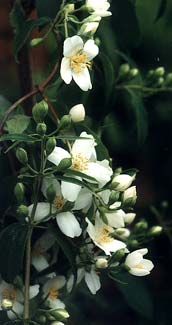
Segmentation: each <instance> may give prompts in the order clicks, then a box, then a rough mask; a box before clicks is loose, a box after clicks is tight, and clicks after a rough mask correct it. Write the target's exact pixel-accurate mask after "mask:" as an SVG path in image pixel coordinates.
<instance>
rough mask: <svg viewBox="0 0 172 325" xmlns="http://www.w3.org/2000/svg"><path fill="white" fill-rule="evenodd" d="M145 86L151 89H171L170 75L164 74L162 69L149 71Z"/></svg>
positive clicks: (171, 79) (171, 76)
mask: <svg viewBox="0 0 172 325" xmlns="http://www.w3.org/2000/svg"><path fill="white" fill-rule="evenodd" d="M146 85H147V86H149V87H151V86H152V87H153V88H159V87H171V86H172V73H171V72H170V73H166V71H165V68H164V67H158V68H156V69H155V70H150V71H149V72H148V73H147V76H146Z"/></svg>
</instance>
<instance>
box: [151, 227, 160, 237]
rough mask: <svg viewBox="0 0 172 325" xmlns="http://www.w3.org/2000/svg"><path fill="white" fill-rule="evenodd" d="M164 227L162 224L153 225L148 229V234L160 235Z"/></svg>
mask: <svg viewBox="0 0 172 325" xmlns="http://www.w3.org/2000/svg"><path fill="white" fill-rule="evenodd" d="M162 230H163V228H162V227H161V226H153V227H151V228H150V229H149V231H148V236H159V235H160V234H161V233H162Z"/></svg>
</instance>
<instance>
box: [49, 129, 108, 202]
mask: <svg viewBox="0 0 172 325" xmlns="http://www.w3.org/2000/svg"><path fill="white" fill-rule="evenodd" d="M82 138H85V139H83V140H82ZM95 146H96V143H95V140H94V138H93V136H92V135H90V134H87V133H86V132H82V133H81V134H80V138H79V139H77V140H75V142H74V144H73V146H72V149H71V155H70V154H69V153H68V151H66V150H64V149H62V148H59V147H56V148H55V149H54V151H53V152H52V153H51V154H50V155H49V156H48V160H49V161H51V162H52V163H53V164H55V165H56V166H58V165H59V163H60V161H61V160H62V159H64V158H71V159H72V166H71V169H73V170H76V171H79V172H82V173H83V174H86V175H88V176H92V177H93V178H95V180H97V182H98V184H99V187H100V188H101V187H103V186H104V185H105V184H107V183H108V182H109V181H110V179H111V176H112V173H113V172H112V169H111V168H110V166H109V162H108V160H106V159H105V160H103V161H97V159H96V151H95ZM78 179H80V180H81V178H80V177H78ZM61 190H62V194H63V197H64V198H65V199H66V200H68V201H71V202H73V201H75V200H76V198H77V196H78V194H79V192H80V190H81V186H80V185H76V184H73V183H70V182H66V181H65V182H64V181H62V188H61Z"/></svg>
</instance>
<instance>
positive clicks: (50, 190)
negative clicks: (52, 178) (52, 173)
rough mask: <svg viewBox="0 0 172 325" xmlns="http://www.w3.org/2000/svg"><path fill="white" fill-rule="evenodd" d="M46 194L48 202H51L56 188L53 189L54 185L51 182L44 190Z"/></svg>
mask: <svg viewBox="0 0 172 325" xmlns="http://www.w3.org/2000/svg"><path fill="white" fill-rule="evenodd" d="M46 196H47V200H48V202H50V203H52V202H53V201H54V199H55V197H56V190H55V189H54V186H53V185H52V184H51V185H50V186H49V187H48V188H47V191H46Z"/></svg>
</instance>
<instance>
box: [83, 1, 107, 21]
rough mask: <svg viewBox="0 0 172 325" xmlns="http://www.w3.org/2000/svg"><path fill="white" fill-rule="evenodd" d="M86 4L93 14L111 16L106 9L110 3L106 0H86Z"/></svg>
mask: <svg viewBox="0 0 172 325" xmlns="http://www.w3.org/2000/svg"><path fill="white" fill-rule="evenodd" d="M86 6H87V7H88V9H89V10H93V12H94V14H95V15H97V16H100V17H108V16H111V15H112V13H111V12H110V11H108V9H109V7H110V4H109V2H108V1H107V0H87V1H86Z"/></svg>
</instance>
